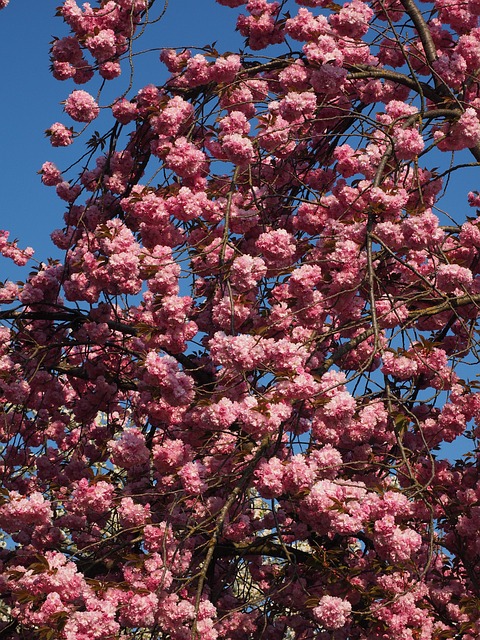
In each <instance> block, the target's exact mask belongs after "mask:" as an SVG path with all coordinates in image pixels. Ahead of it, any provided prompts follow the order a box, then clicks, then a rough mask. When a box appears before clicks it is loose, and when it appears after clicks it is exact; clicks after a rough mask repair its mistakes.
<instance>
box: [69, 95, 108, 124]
mask: <svg viewBox="0 0 480 640" xmlns="http://www.w3.org/2000/svg"><path fill="white" fill-rule="evenodd" d="M65 111H66V112H67V113H68V115H69V116H70V117H71V118H72V119H73V120H76V121H77V122H91V121H92V120H95V118H96V117H97V116H98V114H99V113H100V108H99V106H98V104H97V103H96V101H95V99H94V98H93V96H91V95H90V94H89V93H87V92H86V91H82V90H78V89H77V90H76V91H72V93H71V94H70V95H69V96H68V98H67V99H66V101H65Z"/></svg>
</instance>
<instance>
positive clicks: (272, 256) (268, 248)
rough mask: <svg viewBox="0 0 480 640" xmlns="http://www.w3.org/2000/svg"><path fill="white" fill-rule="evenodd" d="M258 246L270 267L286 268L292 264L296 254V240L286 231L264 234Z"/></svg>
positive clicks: (280, 230) (279, 230)
mask: <svg viewBox="0 0 480 640" xmlns="http://www.w3.org/2000/svg"><path fill="white" fill-rule="evenodd" d="M256 246H257V248H258V249H259V250H260V251H261V254H262V257H263V259H264V260H265V263H266V264H267V266H269V267H281V266H285V265H287V264H289V263H290V261H291V260H292V258H293V256H294V254H295V240H294V238H293V236H292V235H291V234H289V233H288V231H286V230H285V229H277V230H272V231H268V232H266V233H262V234H261V235H260V236H259V238H258V240H257V242H256Z"/></svg>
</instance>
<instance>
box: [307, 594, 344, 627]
mask: <svg viewBox="0 0 480 640" xmlns="http://www.w3.org/2000/svg"><path fill="white" fill-rule="evenodd" d="M351 611H352V605H351V604H350V602H348V600H342V598H337V597H335V596H323V597H322V598H320V601H319V603H318V606H316V607H314V608H313V609H312V614H313V616H314V618H315V619H316V620H318V622H320V624H321V625H322V626H323V627H325V629H341V628H342V627H344V626H345V625H346V624H347V620H348V617H349V615H350V613H351Z"/></svg>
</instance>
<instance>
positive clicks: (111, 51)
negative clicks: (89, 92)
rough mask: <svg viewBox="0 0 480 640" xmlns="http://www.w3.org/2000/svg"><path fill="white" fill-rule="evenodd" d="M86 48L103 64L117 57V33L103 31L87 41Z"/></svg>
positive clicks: (109, 30) (110, 30) (108, 30)
mask: <svg viewBox="0 0 480 640" xmlns="http://www.w3.org/2000/svg"><path fill="white" fill-rule="evenodd" d="M85 46H86V47H87V49H88V50H89V51H90V53H91V54H92V55H93V56H95V58H96V59H97V60H98V61H99V62H103V61H104V60H107V59H108V58H111V57H112V56H114V55H115V52H116V42H115V32H114V31H113V30H112V29H101V30H100V31H99V32H98V33H96V34H95V35H94V36H89V37H88V38H87V39H86V40H85ZM75 119H76V118H75Z"/></svg>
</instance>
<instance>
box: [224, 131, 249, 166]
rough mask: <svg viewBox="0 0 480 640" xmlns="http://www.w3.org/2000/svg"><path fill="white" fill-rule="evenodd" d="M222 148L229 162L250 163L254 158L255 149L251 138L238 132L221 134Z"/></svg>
mask: <svg viewBox="0 0 480 640" xmlns="http://www.w3.org/2000/svg"><path fill="white" fill-rule="evenodd" d="M222 149H223V151H224V152H225V155H226V157H227V159H228V160H230V162H233V163H234V164H237V165H240V166H244V165H248V164H251V163H252V162H253V160H254V158H255V150H254V148H253V144H252V142H251V140H250V139H249V138H247V137H245V136H242V135H241V134H239V133H230V134H227V135H225V136H223V137H222Z"/></svg>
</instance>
